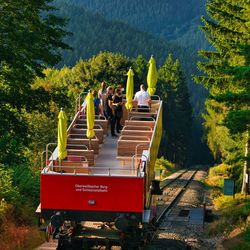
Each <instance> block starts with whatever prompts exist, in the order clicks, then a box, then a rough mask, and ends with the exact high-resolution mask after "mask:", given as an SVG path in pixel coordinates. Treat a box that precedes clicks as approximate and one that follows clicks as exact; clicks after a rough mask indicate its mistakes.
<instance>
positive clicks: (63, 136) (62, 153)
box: [57, 109, 67, 160]
mask: <svg viewBox="0 0 250 250" xmlns="http://www.w3.org/2000/svg"><path fill="white" fill-rule="evenodd" d="M57 140H58V142H57V143H58V158H59V160H63V159H64V158H66V157H67V150H66V146H67V116H66V114H65V112H64V111H63V109H61V111H60V113H59V115H58V139H57Z"/></svg>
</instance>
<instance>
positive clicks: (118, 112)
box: [113, 88, 123, 133]
mask: <svg viewBox="0 0 250 250" xmlns="http://www.w3.org/2000/svg"><path fill="white" fill-rule="evenodd" d="M113 105H114V109H115V119H116V132H117V133H120V130H121V128H122V127H121V119H122V105H123V103H122V91H121V89H120V88H117V89H116V90H115V94H114V96H113Z"/></svg>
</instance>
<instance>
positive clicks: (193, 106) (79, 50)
mask: <svg viewBox="0 0 250 250" xmlns="http://www.w3.org/2000/svg"><path fill="white" fill-rule="evenodd" d="M101 2H102V1H99V2H98V1H87V0H83V1H77V0H75V1H66V0H63V1H59V0H57V1H55V4H54V3H53V1H50V0H40V1H25V0H4V1H0V11H1V12H3V13H4V15H0V121H1V123H0V231H1V235H0V249H18V248H20V249H32V248H34V246H36V245H37V244H38V242H39V241H41V240H42V239H41V238H40V234H39V232H38V230H37V227H36V218H35V216H34V211H35V209H36V206H37V205H38V204H39V172H40V158H41V151H43V150H44V147H45V145H46V144H47V143H48V142H55V141H56V135H57V128H56V126H57V115H58V112H59V110H60V108H61V107H64V108H65V111H66V113H67V114H68V117H69V119H68V120H69V121H70V120H71V118H72V116H73V115H74V108H75V99H76V98H77V96H78V95H79V93H80V92H82V91H86V90H88V89H89V88H91V89H98V88H99V86H100V83H101V82H102V81H106V82H108V83H109V84H110V85H114V86H116V85H118V84H120V83H123V84H124V85H125V83H126V73H127V71H128V69H129V67H131V66H132V68H133V70H134V72H135V89H136V90H137V89H138V87H139V85H140V84H141V83H142V82H146V75H147V70H148V60H149V57H150V55H151V54H154V56H155V58H156V61H157V68H158V73H159V79H158V83H157V93H158V94H160V95H161V97H162V100H163V101H164V114H163V128H164V131H163V137H162V144H161V148H160V153H159V157H161V156H163V157H164V158H165V159H166V160H168V161H169V162H171V163H173V164H175V165H177V166H180V167H182V166H186V164H188V163H190V162H195V161H196V162H197V161H199V162H201V161H202V160H204V158H205V157H206V156H207V154H204V155H205V156H204V155H202V154H201V155H199V153H202V152H204V150H200V148H201V145H202V144H201V143H200V141H201V134H200V133H201V123H202V122H203V131H204V134H203V140H204V141H205V142H206V143H207V145H208V147H209V149H210V152H211V155H212V157H213V161H214V162H215V163H216V164H220V165H218V166H219V167H218V171H217V172H218V173H219V174H221V173H222V174H223V175H225V176H226V177H227V178H235V179H236V180H237V191H238V192H240V191H244V189H245V186H244V185H245V183H244V182H242V180H243V179H244V178H243V177H244V176H245V174H246V170H247V167H249V165H248V164H249V163H248V162H249V157H248V155H247V154H246V149H248V148H249V124H250V114H249V112H250V111H249V110H250V107H249V103H250V87H249V79H250V74H249V73H250V69H249V61H250V57H249V55H250V50H249V48H250V47H249V41H250V32H249V12H250V3H249V0H247V1H244V0H240V1H235V0H226V1H223V3H222V2H221V1H219V0H212V1H209V2H208V3H207V5H206V15H205V16H203V17H202V27H201V29H202V32H203V33H204V34H205V36H203V35H201V34H202V33H200V31H198V27H197V28H194V27H196V25H198V24H199V23H200V21H199V15H202V14H205V12H204V9H205V8H204V5H205V3H204V1H201V2H200V4H198V5H196V8H191V7H192V6H194V5H195V1H191V2H190V6H189V7H188V6H187V5H188V4H184V1H180V2H176V1H175V2H174V1H173V3H172V1H169V6H168V5H165V4H164V3H163V2H162V1H156V3H155V5H154V8H153V13H154V14H156V13H158V14H157V15H154V16H157V18H156V21H155V25H154V26H152V27H150V25H147V16H150V15H149V14H150V9H151V8H150V7H148V6H150V3H148V1H145V3H144V4H145V5H141V6H140V7H141V8H142V7H144V9H145V12H144V15H143V16H142V17H140V18H138V17H139V15H138V13H139V12H141V9H140V8H135V6H138V4H137V1H134V4H135V5H130V8H128V5H129V2H130V1H115V0H114V1H109V3H110V4H112V5H105V4H101ZM170 2H171V4H170ZM181 3H182V5H181V6H182V7H183V8H184V9H182V8H180V5H178V4H181ZM185 3H186V2H185ZM151 4H152V3H151ZM115 5H117V6H119V8H112V9H113V10H114V12H112V13H111V12H110V13H108V11H107V10H108V7H109V8H110V6H112V7H114V6H115ZM170 5H171V6H170ZM55 6H56V7H57V8H58V9H54V7H55ZM145 6H147V8H145ZM85 8H86V9H85ZM188 8H190V9H188ZM93 9H94V10H95V13H93ZM121 9H126V11H125V12H122V11H121ZM131 9H136V10H137V11H138V12H135V13H137V14H134V15H135V16H134V18H132V17H133V15H132V14H131V13H132V10H131ZM172 9H174V10H178V11H181V12H184V13H188V14H187V15H183V16H182V18H180V19H179V20H178V18H177V17H178V15H177V14H176V13H175V12H171V10H172ZM160 10H162V12H160ZM164 10H166V11H164ZM167 10H169V12H171V13H172V16H171V15H168V13H169V12H168V11H167ZM125 13H126V14H125ZM102 15H103V16H102ZM166 16H168V18H169V19H166ZM175 18H176V19H175ZM117 20H118V21H117ZM140 20H141V22H140ZM163 20H164V22H168V23H170V22H171V21H172V26H171V25H168V26H165V25H163ZM173 20H175V21H176V23H174V22H173ZM190 29H194V30H195V33H197V34H199V35H197V36H195V37H194V39H193V40H192V43H193V44H190V43H186V45H187V46H183V45H185V43H184V44H183V43H181V42H177V41H180V40H182V42H183V41H185V39H184V37H186V39H187V40H190V41H191V38H190V36H191V35H192V34H193V33H191V32H190ZM156 34H157V36H156ZM189 34H190V36H189ZM205 37H206V38H207V41H206V43H204V41H205ZM182 38H183V39H182ZM197 40H199V41H200V43H198V42H197ZM195 43H196V45H194V44H195ZM208 44H210V45H208ZM201 45H204V47H202V46H201ZM210 46H211V47H213V50H211V49H210ZM197 48H199V49H201V50H200V52H199V56H198V52H197V51H196V49H197ZM197 66H198V68H199V70H200V71H199V72H198V70H197V68H196V67H197ZM192 79H193V80H192ZM194 81H195V82H196V83H197V84H196V85H195V83H194ZM205 89H206V90H205ZM206 97H207V98H206ZM205 98H206V101H205ZM204 102H205V104H204ZM201 113H203V114H202V117H201V116H200V115H201ZM191 134H192V135H193V136H190V135H191ZM195 140H196V142H194V141H195ZM197 141H198V142H199V143H197ZM197 145H198V146H197ZM198 148H199V150H198ZM195 157H197V158H195ZM194 158H195V160H194ZM206 160H207V159H206ZM244 166H245V168H244ZM215 185H216V186H218V187H220V188H221V187H222V182H221V180H220V179H219V178H217V179H216V183H215ZM6 222H8V226H6ZM17 235H18V236H17ZM13 237H20V239H17V240H16V241H13V240H11V239H12V238H13ZM31 239H32V240H31ZM18 244H19V245H18Z"/></svg>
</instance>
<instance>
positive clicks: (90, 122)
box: [86, 93, 95, 139]
mask: <svg viewBox="0 0 250 250" xmlns="http://www.w3.org/2000/svg"><path fill="white" fill-rule="evenodd" d="M86 105H87V127H88V129H87V137H88V138H89V139H91V138H93V137H94V136H95V131H94V125H95V107H94V98H93V95H92V94H91V93H88V95H87V97H86Z"/></svg>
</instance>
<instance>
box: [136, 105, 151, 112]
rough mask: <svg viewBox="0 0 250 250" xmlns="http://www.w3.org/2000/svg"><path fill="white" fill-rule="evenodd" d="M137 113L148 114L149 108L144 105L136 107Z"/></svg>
mask: <svg viewBox="0 0 250 250" xmlns="http://www.w3.org/2000/svg"><path fill="white" fill-rule="evenodd" d="M138 112H149V107H148V106H145V105H138Z"/></svg>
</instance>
